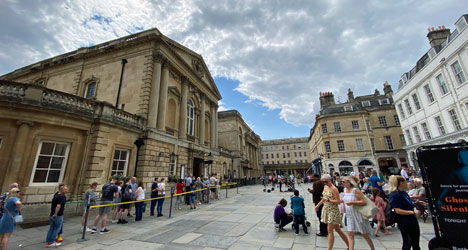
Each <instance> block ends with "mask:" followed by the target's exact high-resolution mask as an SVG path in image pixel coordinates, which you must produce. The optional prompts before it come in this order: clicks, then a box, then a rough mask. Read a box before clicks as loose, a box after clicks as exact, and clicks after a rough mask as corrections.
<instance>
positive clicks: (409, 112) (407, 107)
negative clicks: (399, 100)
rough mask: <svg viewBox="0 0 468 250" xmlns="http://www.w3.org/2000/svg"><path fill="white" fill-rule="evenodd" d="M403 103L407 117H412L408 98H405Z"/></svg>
mask: <svg viewBox="0 0 468 250" xmlns="http://www.w3.org/2000/svg"><path fill="white" fill-rule="evenodd" d="M403 102H404V103H405V107H406V111H408V115H412V114H413V108H412V107H411V104H410V102H409V100H408V98H406V99H405V100H404V101H403Z"/></svg>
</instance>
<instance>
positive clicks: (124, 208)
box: [117, 178, 133, 224]
mask: <svg viewBox="0 0 468 250" xmlns="http://www.w3.org/2000/svg"><path fill="white" fill-rule="evenodd" d="M120 190H121V193H122V202H129V201H132V192H133V191H132V186H130V178H127V179H125V184H124V185H123V186H122V188H121V189H120ZM129 208H130V203H126V204H122V205H120V207H119V213H120V218H119V221H118V222H117V224H127V223H128V221H127V214H128V209H129Z"/></svg>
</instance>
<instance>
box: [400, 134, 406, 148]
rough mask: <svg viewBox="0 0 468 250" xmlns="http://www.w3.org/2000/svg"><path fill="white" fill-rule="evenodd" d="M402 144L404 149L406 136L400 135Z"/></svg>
mask: <svg viewBox="0 0 468 250" xmlns="http://www.w3.org/2000/svg"><path fill="white" fill-rule="evenodd" d="M400 142H401V145H402V146H403V147H405V146H406V140H405V135H400Z"/></svg>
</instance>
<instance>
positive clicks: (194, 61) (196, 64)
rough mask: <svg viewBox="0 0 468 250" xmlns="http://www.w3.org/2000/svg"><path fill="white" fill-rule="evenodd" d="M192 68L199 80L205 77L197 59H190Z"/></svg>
mask: <svg viewBox="0 0 468 250" xmlns="http://www.w3.org/2000/svg"><path fill="white" fill-rule="evenodd" d="M192 68H193V70H195V72H197V74H198V76H199V77H200V78H203V76H205V70H204V69H203V65H202V63H201V62H200V60H198V59H192Z"/></svg>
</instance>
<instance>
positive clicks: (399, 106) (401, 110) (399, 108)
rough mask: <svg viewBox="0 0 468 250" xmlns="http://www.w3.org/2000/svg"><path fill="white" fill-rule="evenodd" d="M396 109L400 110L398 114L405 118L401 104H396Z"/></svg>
mask: <svg viewBox="0 0 468 250" xmlns="http://www.w3.org/2000/svg"><path fill="white" fill-rule="evenodd" d="M398 111H400V115H401V117H402V118H403V119H405V117H406V116H405V111H404V110H403V106H401V104H398Z"/></svg>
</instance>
